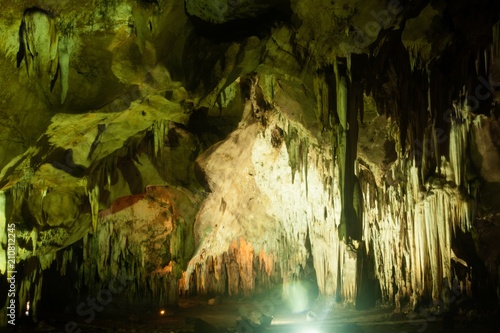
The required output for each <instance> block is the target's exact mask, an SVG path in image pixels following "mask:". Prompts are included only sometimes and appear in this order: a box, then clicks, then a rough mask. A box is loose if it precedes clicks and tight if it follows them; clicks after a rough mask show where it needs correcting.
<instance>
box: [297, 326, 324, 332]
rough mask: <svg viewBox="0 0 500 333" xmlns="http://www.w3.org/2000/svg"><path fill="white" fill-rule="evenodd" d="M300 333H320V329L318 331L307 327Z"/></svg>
mask: <svg viewBox="0 0 500 333" xmlns="http://www.w3.org/2000/svg"><path fill="white" fill-rule="evenodd" d="M301 333H320V331H318V329H316V328H313V327H308V328H305V329H304V330H303V331H301Z"/></svg>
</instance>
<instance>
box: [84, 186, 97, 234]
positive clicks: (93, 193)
mask: <svg viewBox="0 0 500 333" xmlns="http://www.w3.org/2000/svg"><path fill="white" fill-rule="evenodd" d="M87 195H88V198H89V203H90V210H91V217H92V230H93V231H94V232H95V231H96V230H97V222H98V220H99V185H95V186H94V187H93V188H92V189H90V191H88V193H87Z"/></svg>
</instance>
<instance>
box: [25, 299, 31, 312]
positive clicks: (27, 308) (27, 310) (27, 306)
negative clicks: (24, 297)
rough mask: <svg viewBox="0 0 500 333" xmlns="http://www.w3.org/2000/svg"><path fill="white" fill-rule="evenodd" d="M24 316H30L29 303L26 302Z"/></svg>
mask: <svg viewBox="0 0 500 333" xmlns="http://www.w3.org/2000/svg"><path fill="white" fill-rule="evenodd" d="M25 314H26V315H27V316H29V315H30V301H27V302H26V312H25Z"/></svg>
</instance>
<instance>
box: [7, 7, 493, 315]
mask: <svg viewBox="0 0 500 333" xmlns="http://www.w3.org/2000/svg"><path fill="white" fill-rule="evenodd" d="M4 7H5V8H4V9H3V12H2V14H1V15H2V20H1V21H0V22H1V23H0V29H1V30H2V31H3V32H5V33H4V35H5V36H6V37H5V39H4V41H3V43H2V45H0V49H1V52H0V64H1V65H2V66H0V75H1V77H2V79H3V83H2V89H0V101H1V104H0V116H1V119H0V128H1V129H2V130H1V131H0V166H1V167H3V169H2V171H1V173H0V227H1V228H4V229H5V228H6V226H7V225H8V224H10V223H14V224H15V225H16V233H17V238H18V244H17V265H18V267H19V270H20V271H22V272H23V273H22V277H21V280H20V284H19V295H20V302H19V306H20V308H19V309H18V310H19V311H20V312H23V311H22V310H23V309H22V307H24V306H25V301H26V299H27V297H28V295H31V297H32V301H33V307H34V309H37V303H38V302H39V301H40V299H46V298H48V297H50V296H49V295H48V293H47V291H46V289H44V288H43V286H44V285H47V283H49V284H51V285H53V284H57V281H59V280H58V279H65V277H62V276H66V277H67V278H68V279H70V280H71V281H73V282H74V283H73V284H71V285H72V286H76V287H77V289H78V291H81V292H85V290H86V291H90V290H99V288H101V287H102V286H103V285H105V284H106V283H107V282H108V280H109V279H110V277H111V276H113V275H116V276H121V277H123V278H130V279H132V280H133V281H134V283H132V284H131V287H130V288H129V289H128V290H127V292H126V295H124V296H126V297H128V299H129V301H130V302H136V303H137V302H140V301H141V302H148V301H151V302H158V304H161V303H162V302H163V303H172V302H175V300H176V297H177V295H178V292H179V293H182V294H190V293H194V292H198V293H208V294H224V293H225V294H229V295H240V294H242V295H248V294H252V293H255V292H260V291H265V290H268V289H270V288H272V287H274V286H277V285H279V286H282V288H281V289H282V291H283V293H284V295H285V296H286V297H287V299H288V300H290V301H291V303H292V304H294V303H295V304H296V305H297V304H298V303H299V302H298V301H297V299H299V298H300V299H301V297H302V296H300V295H302V294H303V288H302V287H296V286H297V285H298V286H301V285H303V284H305V285H309V286H313V287H314V288H313V289H317V291H318V292H319V293H321V294H322V295H325V296H327V297H331V298H335V300H336V301H337V302H339V303H355V304H356V305H357V306H358V307H368V306H373V305H375V303H376V301H379V302H381V303H383V304H389V305H393V306H394V307H395V309H396V310H398V311H402V310H406V309H408V310H413V309H416V308H417V307H419V306H421V305H429V304H431V305H432V304H434V305H438V304H441V303H440V302H441V301H443V302H444V306H445V307H448V306H449V305H451V304H452V303H460V304H463V303H464V302H462V301H463V300H464V299H468V298H472V299H474V300H475V301H477V302H478V304H487V305H488V306H491V305H495V304H498V300H499V299H500V289H499V287H498V286H499V280H500V276H499V268H500V266H498V251H497V248H498V245H497V244H496V243H497V242H496V241H495V238H494V237H493V236H492V235H496V234H498V228H499V227H498V213H499V207H498V200H499V199H500V186H499V184H500V173H499V172H500V171H499V170H500V168H499V165H500V157H499V156H500V153H499V152H500V144H499V131H500V127H499V106H498V105H500V104H499V102H498V101H499V97H498V96H499V89H498V82H499V77H500V76H499V74H498V73H499V72H500V71H499V65H498V64H500V56H499V55H500V47H499V45H500V24H499V23H498V22H497V21H498V13H499V11H500V8H499V4H498V3H497V2H496V1H492V0H491V1H489V0H481V1H476V2H472V1H465V0H460V1H453V2H447V1H433V2H430V1H424V0H419V1H370V2H369V3H361V2H360V1H326V2H325V1H319V0H318V1H310V2H304V1H295V0H291V1H271V2H264V1H222V0H221V1H185V2H184V1H181V0H175V1H165V0H157V1H146V0H127V1H113V0H82V1H79V2H78V4H76V3H70V2H60V1H48V0H47V1H23V2H21V1H7V2H6V3H5V6H4ZM0 244H1V247H2V250H3V249H5V248H6V244H7V239H6V237H4V236H3V234H2V235H1V236H0ZM0 257H1V259H0V275H1V276H0V277H2V276H3V277H4V278H2V279H0V280H1V281H3V282H2V286H4V283H5V280H6V279H5V275H6V262H5V259H4V258H5V256H0ZM94 276H96V277H98V278H97V279H94ZM47 279H49V280H50V281H49V282H47ZM68 288H69V287H68ZM44 290H45V291H44ZM68 295H74V294H73V292H72V291H71V292H70V290H68ZM3 297H4V296H0V304H6V303H5V302H7V301H8V300H7V298H5V299H4V298H3ZM300 304H303V305H304V306H303V307H299V308H300V309H297V308H294V310H296V311H299V310H303V309H304V308H307V307H308V306H310V305H311V300H303V302H302V303H300ZM2 311H3V312H2V313H3V314H1V318H2V319H1V320H4V319H5V318H6V316H5V311H6V308H5V307H3V309H2ZM40 311H41V310H40V309H37V310H36V311H35V310H34V311H33V313H35V314H37V313H40ZM0 323H1V324H5V322H1V321H0Z"/></svg>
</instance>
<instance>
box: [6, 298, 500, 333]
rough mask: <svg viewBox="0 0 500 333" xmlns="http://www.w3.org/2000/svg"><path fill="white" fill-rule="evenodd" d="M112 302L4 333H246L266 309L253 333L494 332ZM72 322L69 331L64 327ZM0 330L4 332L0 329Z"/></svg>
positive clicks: (338, 311) (362, 317)
mask: <svg viewBox="0 0 500 333" xmlns="http://www.w3.org/2000/svg"><path fill="white" fill-rule="evenodd" d="M116 303H118V302H113V303H110V304H108V305H107V306H106V307H104V308H103V309H102V311H101V312H96V316H95V318H94V319H92V320H87V321H86V319H89V317H83V316H78V315H77V314H76V311H75V313H74V314H72V313H71V311H67V309H66V311H65V313H60V312H59V313H58V312H46V315H45V317H44V319H42V320H40V321H39V322H38V323H37V324H34V323H32V322H31V321H30V322H28V321H26V320H24V321H23V320H18V321H17V324H16V326H15V327H9V328H8V329H7V330H6V331H12V332H19V333H24V332H54V333H60V332H61V333H62V332H64V333H105V332H106V333H108V332H134V333H181V332H186V333H187V332H194V324H193V322H194V321H195V318H199V319H201V320H203V321H204V322H206V323H209V324H210V325H213V327H215V328H219V329H217V330H210V329H208V328H207V329H203V330H198V331H197V333H198V332H203V333H219V332H220V333H222V332H246V333H250V332H251V331H245V330H244V329H241V328H240V329H238V328H237V327H236V320H237V319H239V318H240V314H241V313H242V311H243V312H245V311H246V313H251V312H252V311H256V310H258V309H259V308H260V309H261V310H262V311H264V312H265V311H272V313H273V314H274V319H273V323H272V325H271V326H270V327H268V328H266V329H265V330H260V331H259V330H255V331H254V332H270V333H271V332H276V333H277V332H283V333H284V332H289V333H295V332H297V333H326V332H337V333H362V332H363V333H382V332H383V333H392V332H393V333H411V332H415V333H424V332H426V333H435V332H471V331H480V332H481V333H484V332H492V333H493V332H495V333H498V332H500V320H499V319H498V318H496V319H492V318H489V319H488V320H485V319H481V318H479V317H477V318H475V319H474V320H470V319H468V318H458V317H456V318H454V320H453V322H452V324H444V323H443V320H442V318H440V317H436V316H434V315H430V314H429V315H425V314H420V315H419V316H417V317H415V318H409V317H408V316H406V315H402V314H401V315H395V314H394V312H393V310H392V309H390V308H382V307H377V308H372V309H370V310H355V309H354V308H352V307H349V306H342V307H339V306H336V305H334V304H328V302H321V304H319V305H318V302H317V304H316V305H315V308H314V313H315V314H316V316H317V317H316V320H309V321H308V319H307V312H303V313H299V314H291V313H290V311H289V310H287V309H286V308H285V307H278V306H274V305H273V304H272V303H270V302H268V300H266V299H265V298H261V299H258V298H252V299H248V298H224V299H217V302H216V304H214V305H209V302H208V298H202V297H191V298H185V299H181V300H180V302H179V307H177V308H170V309H164V310H165V313H164V314H161V313H160V311H161V310H162V309H153V308H150V307H148V306H140V307H135V308H126V307H124V306H121V305H120V304H116ZM70 322H74V323H76V324H74V325H73V327H71V325H70V326H68V323H70ZM2 331H4V330H2Z"/></svg>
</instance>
